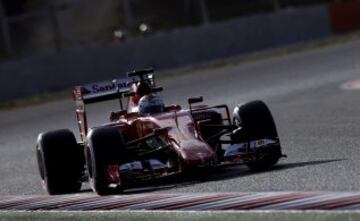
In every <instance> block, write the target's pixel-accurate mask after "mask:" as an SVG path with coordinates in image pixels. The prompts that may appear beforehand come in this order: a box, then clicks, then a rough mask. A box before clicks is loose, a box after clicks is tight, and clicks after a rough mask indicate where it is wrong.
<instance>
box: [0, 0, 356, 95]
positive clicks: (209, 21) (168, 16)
mask: <svg viewBox="0 0 360 221" xmlns="http://www.w3.org/2000/svg"><path fill="white" fill-rule="evenodd" d="M359 28H360V1H359V0H221V1H219V0H173V1H169V0H102V1H98V0H0V87H2V88H4V87H5V88H6V87H9V88H8V89H7V90H6V91H9V92H8V93H7V94H6V93H5V94H3V95H0V101H2V100H8V99H12V98H18V97H24V96H28V95H33V94H41V93H47V92H49V91H54V90H60V89H63V88H66V87H69V86H71V85H73V84H78V83H82V82H84V81H93V80H100V79H104V78H108V77H113V76H114V73H122V72H124V71H127V70H129V69H133V68H142V67H148V66H152V67H155V68H158V69H167V68H177V67H182V66H186V65H192V64H194V63H199V62H206V61H209V60H214V59H223V58H227V57H232V56H238V55H242V54H246V53H249V52H253V51H257V50H262V49H267V48H274V47H279V46H286V45H289V44H294V43H299V42H306V41H311V40H317V39H321V38H326V37H329V36H332V35H337V34H341V33H346V32H351V31H355V30H357V29H359ZM34 56H35V57H36V58H34ZM54 56H55V57H54ZM30 58H31V59H30ZM80 58H81V59H80ZM26 59H28V60H26ZM29 59H30V60H29ZM34 59H35V60H34ZM9 61H12V62H13V61H21V62H20V63H17V64H13V63H12V64H11V65H10V64H9ZM49 63H51V66H50V65H49ZM75 66H76V67H75ZM75 72H76V73H77V74H76V76H74V73H75ZM8 73H11V74H12V76H16V77H18V78H19V79H24V78H27V79H28V80H29V76H31V77H32V78H31V79H32V80H33V82H29V83H28V84H26V83H24V85H21V86H19V85H13V84H11V83H10V84H9V82H7V78H6V76H8ZM45 76H51V78H52V79H56V78H61V79H62V82H59V81H57V82H55V83H48V82H49V79H46V78H47V77H45ZM85 79H86V80H85Z"/></svg>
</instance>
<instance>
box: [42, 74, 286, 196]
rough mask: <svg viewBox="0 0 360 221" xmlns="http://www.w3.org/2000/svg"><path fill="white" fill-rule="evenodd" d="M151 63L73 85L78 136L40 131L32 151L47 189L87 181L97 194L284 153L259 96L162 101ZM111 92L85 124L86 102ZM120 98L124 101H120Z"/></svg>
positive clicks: (75, 187) (256, 165)
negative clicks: (101, 111) (109, 107)
mask: <svg viewBox="0 0 360 221" xmlns="http://www.w3.org/2000/svg"><path fill="white" fill-rule="evenodd" d="M161 91H162V88H161V87H156V85H155V80H154V76H153V70H151V69H150V70H140V71H133V72H130V73H128V78H127V79H125V80H124V79H121V80H113V81H109V82H101V83H94V84H90V85H86V86H79V87H76V88H75V90H74V99H75V102H76V107H77V108H76V116H77V120H78V125H79V129H80V137H81V140H80V141H76V138H75V136H74V134H73V133H72V132H71V131H69V130H57V131H51V132H46V133H41V134H40V135H39V137H38V140H37V146H36V153H37V160H38V165H39V170H40V175H41V179H42V181H43V184H44V187H45V189H46V190H47V192H48V193H49V194H62V193H71V192H77V191H79V190H80V188H81V185H82V182H86V181H90V184H91V187H92V189H93V190H94V191H95V192H96V193H98V194H100V195H103V194H111V193H115V192H117V191H121V190H124V189H127V188H131V187H132V186H134V185H136V184H137V183H141V182H143V181H145V180H146V181H148V180H153V179H156V178H160V177H165V176H170V175H173V174H178V173H182V172H186V171H190V170H193V169H196V168H202V167H214V166H219V165H228V164H246V165H247V166H248V167H249V168H250V169H252V170H266V169H268V168H270V167H272V166H273V165H275V164H276V163H277V162H278V160H279V158H281V157H283V154H282V152H281V147H280V141H279V138H278V134H277V131H276V127H275V123H274V120H273V118H272V116H271V113H270V111H269V109H268V107H267V106H266V105H265V104H264V103H263V102H262V101H253V102H249V103H245V104H241V105H238V106H236V107H235V109H234V111H233V116H232V117H231V116H230V113H229V108H228V106H226V105H217V106H207V105H196V106H195V105H194V104H195V103H200V102H202V101H203V98H202V97H192V98H189V99H188V103H189V108H183V107H181V106H179V105H164V104H163V102H162V100H161V97H160V96H159V93H160V92H161ZM112 99H117V100H119V106H120V108H119V110H117V111H114V112H111V114H110V120H109V122H107V123H105V124H104V125H101V126H98V127H92V128H89V127H88V125H87V115H86V110H85V106H86V105H87V104H91V103H96V102H101V101H107V100H112ZM124 101H126V102H127V106H126V108H125V107H124V106H123V103H124Z"/></svg>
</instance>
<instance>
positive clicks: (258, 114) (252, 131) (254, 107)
mask: <svg viewBox="0 0 360 221" xmlns="http://www.w3.org/2000/svg"><path fill="white" fill-rule="evenodd" d="M233 120H234V124H235V126H238V127H241V130H240V131H239V133H237V134H234V135H233V137H232V139H233V140H234V141H236V142H239V141H240V140H241V141H243V142H248V141H253V140H259V139H264V138H267V139H274V140H277V139H278V133H277V130H276V126H275V122H274V119H273V117H272V115H271V112H270V110H269V108H268V107H267V105H266V104H265V103H264V102H263V101H252V102H249V103H245V104H242V105H238V106H237V107H236V108H235V109H234V119H233ZM281 156H282V154H281V147H280V144H279V145H278V146H273V147H271V148H270V149H268V151H267V152H266V154H265V155H263V156H262V157H261V158H260V159H258V160H257V161H254V162H251V163H248V164H246V165H247V166H248V167H249V168H250V169H251V170H254V171H262V170H268V169H270V168H271V167H272V166H274V165H275V164H276V163H277V162H278V161H279V159H280V157H281Z"/></svg>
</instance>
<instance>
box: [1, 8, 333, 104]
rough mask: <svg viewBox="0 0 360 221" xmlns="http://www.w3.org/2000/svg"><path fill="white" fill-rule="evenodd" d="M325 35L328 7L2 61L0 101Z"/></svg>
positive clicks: (327, 34)
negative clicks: (131, 71) (136, 71)
mask: <svg viewBox="0 0 360 221" xmlns="http://www.w3.org/2000/svg"><path fill="white" fill-rule="evenodd" d="M330 35H331V29H330V18H329V12H328V8H327V6H317V7H311V8H297V9H287V10H282V11H278V12H276V13H271V14H263V15H255V16H251V17H245V18H241V19H236V20H232V21H227V22H224V23H215V24H209V25H206V26H202V27H191V28H185V29H181V30H177V31H174V32H171V33H162V34H157V35H154V36H151V37H148V38H141V39H136V40H132V41H129V42H125V43H117V44H113V45H108V46H102V47H93V48H81V49H72V50H67V51H63V52H62V53H61V54H56V55H55V54H54V55H43V56H36V57H30V58H25V59H22V60H16V61H10V62H4V63H1V64H0V87H1V91H2V92H1V93H0V101H5V100H10V99H14V98H20V97H26V96H31V95H35V94H42V93H47V92H50V91H56V90H61V89H64V88H66V87H71V86H73V85H78V84H83V83H87V82H91V81H97V80H103V79H111V78H113V77H115V76H118V75H119V73H124V72H126V71H128V70H132V69H135V68H143V67H154V68H156V69H167V68H176V67H181V66H186V65H191V64H194V63H199V62H204V61H208V60H215V59H222V58H226V57H231V56H239V55H242V54H246V53H249V52H253V51H255V50H261V49H266V48H271V47H278V46H284V45H289V44H292V43H298V42H305V41H310V40H314V39H319V38H324V37H327V36H330Z"/></svg>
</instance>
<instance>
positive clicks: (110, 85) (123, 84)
mask: <svg viewBox="0 0 360 221" xmlns="http://www.w3.org/2000/svg"><path fill="white" fill-rule="evenodd" d="M124 88H126V89H127V88H128V86H127V81H126V80H124V79H122V80H116V81H115V82H111V81H107V82H99V83H94V84H89V85H85V86H84V87H83V88H82V93H83V94H84V95H92V94H99V93H106V92H110V91H115V90H117V89H120V90H121V89H124Z"/></svg>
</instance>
